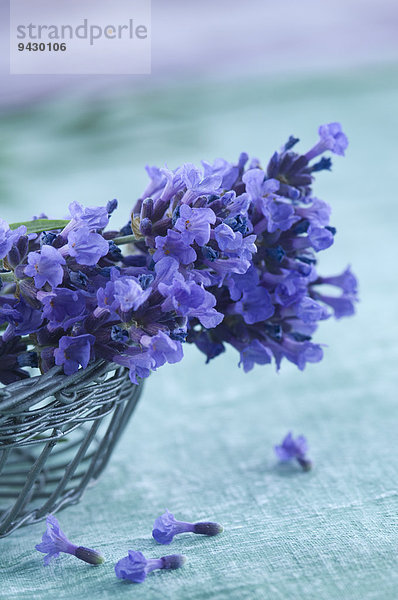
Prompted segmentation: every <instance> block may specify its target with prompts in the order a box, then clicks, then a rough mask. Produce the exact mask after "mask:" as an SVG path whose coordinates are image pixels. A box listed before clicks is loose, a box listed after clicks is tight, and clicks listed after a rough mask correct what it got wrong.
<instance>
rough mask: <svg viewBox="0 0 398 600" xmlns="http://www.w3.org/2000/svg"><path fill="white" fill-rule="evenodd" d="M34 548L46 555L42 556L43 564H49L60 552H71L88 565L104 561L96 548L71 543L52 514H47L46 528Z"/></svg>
mask: <svg viewBox="0 0 398 600" xmlns="http://www.w3.org/2000/svg"><path fill="white" fill-rule="evenodd" d="M35 548H36V550H38V551H39V552H43V554H45V555H46V556H45V557H44V564H45V565H49V564H50V562H51V560H52V559H53V558H57V557H58V556H59V554H60V552H65V553H66V554H72V555H73V556H76V558H79V559H80V560H84V562H86V563H89V564H90V565H100V564H102V563H103V562H104V559H103V557H102V556H101V554H100V553H99V552H97V551H96V550H91V549H90V548H85V547H84V546H76V545H75V544H72V542H70V541H69V540H68V538H67V537H66V535H65V534H64V532H63V531H62V529H61V528H60V526H59V523H58V520H57V519H56V518H55V517H54V515H48V517H47V530H46V531H45V533H44V534H43V537H42V541H41V543H40V544H36V546H35Z"/></svg>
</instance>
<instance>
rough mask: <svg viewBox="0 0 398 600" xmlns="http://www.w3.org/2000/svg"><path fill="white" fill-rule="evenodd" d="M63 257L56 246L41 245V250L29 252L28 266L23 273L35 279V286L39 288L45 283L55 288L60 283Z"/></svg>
mask: <svg viewBox="0 0 398 600" xmlns="http://www.w3.org/2000/svg"><path fill="white" fill-rule="evenodd" d="M64 264H65V259H64V258H63V256H62V255H61V254H60V252H59V251H58V250H56V248H53V247H52V246H48V245H45V246H42V249H41V252H29V255H28V266H27V267H25V269H24V273H25V275H28V276H29V277H33V278H34V280H35V286H36V287H37V288H38V289H40V288H42V287H43V285H44V284H45V283H49V284H50V285H51V287H53V288H55V287H57V286H58V285H60V284H61V283H62V279H63V277H64V270H63V268H62V265H64Z"/></svg>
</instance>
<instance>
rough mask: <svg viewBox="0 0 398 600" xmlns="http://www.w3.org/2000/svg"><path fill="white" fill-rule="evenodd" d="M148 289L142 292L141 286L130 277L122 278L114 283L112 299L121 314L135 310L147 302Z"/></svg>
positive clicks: (149, 291)
mask: <svg viewBox="0 0 398 600" xmlns="http://www.w3.org/2000/svg"><path fill="white" fill-rule="evenodd" d="M150 293H151V290H150V289H147V290H146V291H144V290H143V289H142V287H141V285H140V284H139V283H138V281H136V280H135V279H133V278H132V277H123V278H120V279H117V280H116V281H115V282H114V298H115V301H116V303H117V305H118V307H119V308H120V310H122V311H123V312H128V311H129V310H131V309H133V310H137V308H138V307H139V306H141V304H143V303H144V302H145V300H147V298H148V297H149V295H150Z"/></svg>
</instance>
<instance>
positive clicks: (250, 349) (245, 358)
mask: <svg viewBox="0 0 398 600" xmlns="http://www.w3.org/2000/svg"><path fill="white" fill-rule="evenodd" d="M271 359H272V353H271V351H270V350H269V349H268V348H267V347H266V346H264V344H262V343H261V342H259V340H256V339H255V340H253V341H252V342H251V343H250V344H249V345H248V346H245V347H244V348H243V349H242V350H241V352H240V361H239V366H241V365H242V366H243V370H244V372H245V373H248V372H249V371H251V370H252V369H253V367H254V365H255V364H257V365H266V364H267V363H270V362H271Z"/></svg>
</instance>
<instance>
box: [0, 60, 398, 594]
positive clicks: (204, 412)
mask: <svg viewBox="0 0 398 600" xmlns="http://www.w3.org/2000/svg"><path fill="white" fill-rule="evenodd" d="M397 105H398V83H397V71H396V70H395V69H393V68H389V69H386V70H384V71H374V72H371V71H367V72H364V73H347V74H345V75H344V76H343V75H341V76H337V75H336V76H335V77H334V78H333V77H329V78H328V79H316V78H314V79H313V80H311V81H301V82H296V83H294V82H293V83H289V84H288V83H285V82H282V81H276V82H270V81H266V82H258V81H257V82H243V83H242V82H241V83H239V85H238V84H236V85H226V84H219V85H215V84H213V85H212V87H211V88H209V87H205V86H204V85H203V86H202V87H200V86H199V85H198V86H197V87H196V88H195V89H193V88H191V89H180V90H178V91H177V92H171V91H170V92H167V93H164V94H162V95H159V94H157V95H156V94H154V95H153V96H147V97H144V96H143V97H139V98H135V99H134V98H133V99H128V98H121V99H116V100H114V101H110V100H108V102H107V103H104V105H98V106H97V107H95V106H94V108H90V109H89V107H87V108H86V109H85V108H84V106H83V107H82V105H81V104H79V102H78V101H77V100H76V101H74V102H72V101H71V102H70V105H68V106H67V105H66V104H65V103H62V104H61V103H55V104H54V105H52V106H49V107H48V108H39V109H37V110H31V111H28V112H27V113H26V114H25V115H16V116H15V118H14V119H9V121H8V125H5V124H3V131H5V134H6V135H5V138H6V140H5V141H6V143H5V146H4V147H3V150H2V152H3V159H2V165H3V167H4V166H7V169H8V170H7V172H8V174H9V175H8V179H7V178H5V179H3V187H4V191H5V192H7V197H8V198H11V200H12V201H13V202H14V206H12V207H11V206H10V205H9V204H8V205H7V206H5V207H4V210H3V214H4V215H5V216H6V217H10V216H11V214H12V213H14V214H17V215H18V216H20V215H21V213H22V212H23V211H25V214H26V208H25V205H24V203H25V198H26V194H28V195H29V196H30V201H31V205H32V212H36V213H37V212H40V211H41V210H42V209H43V208H44V209H46V208H47V209H50V206H51V207H52V206H53V203H51V204H50V202H51V201H55V199H57V201H58V202H59V203H61V202H64V201H65V199H66V198H67V197H69V198H77V199H80V200H85V201H86V202H87V203H88V204H90V203H91V204H95V203H99V202H100V201H102V200H105V201H106V200H107V199H109V197H111V196H113V195H117V196H118V197H119V198H120V200H121V204H122V206H123V207H124V209H125V210H126V212H127V210H128V206H129V205H130V204H131V202H132V199H133V198H134V196H136V195H137V193H138V192H139V190H140V189H141V187H142V184H143V181H144V177H143V176H142V175H141V174H140V175H138V173H139V171H140V170H141V169H142V166H143V164H142V163H143V159H144V158H148V161H149V162H152V161H153V162H155V161H157V162H162V161H164V160H167V161H168V162H169V163H170V166H174V165H175V164H177V163H178V161H180V160H196V159H197V158H199V157H201V156H204V157H207V158H210V159H211V158H213V157H214V156H215V155H222V154H225V155H226V156H227V157H228V158H231V159H232V158H233V157H234V156H236V155H237V153H238V152H239V151H240V150H241V149H246V150H248V151H250V152H251V153H253V154H258V155H261V156H268V155H269V154H270V153H271V152H272V150H273V147H274V146H275V145H277V146H279V145H280V143H281V142H282V141H283V139H284V138H286V137H287V136H288V135H289V134H290V133H294V134H297V135H300V136H302V138H303V145H304V147H306V146H309V144H311V142H312V140H313V139H314V136H315V131H316V128H317V126H318V124H319V123H323V122H328V121H330V120H340V121H341V122H342V123H343V124H344V127H345V129H346V130H347V134H348V135H349V137H350V140H351V147H350V149H349V151H348V153H347V157H346V158H345V159H338V158H337V159H336V160H335V161H334V163H335V167H334V173H333V174H328V173H323V174H320V176H319V178H318V179H319V184H318V187H317V193H318V194H319V195H320V196H321V197H324V198H325V199H326V200H328V201H330V202H331V203H332V205H333V207H334V219H333V222H334V224H335V225H336V226H337V229H338V236H337V238H336V244H335V247H334V249H332V250H331V251H330V252H328V253H327V254H325V256H324V257H321V258H322V259H324V260H323V265H324V267H323V269H321V270H322V271H324V272H325V273H326V272H337V271H338V270H339V269H341V268H342V267H345V266H346V264H347V262H350V263H351V264H352V265H353V268H354V270H355V272H356V273H357V274H358V276H359V279H360V283H361V298H362V302H361V305H360V307H359V309H358V315H357V316H356V317H355V318H354V319H350V320H343V321H340V322H337V323H336V322H327V323H324V324H323V325H322V327H321V329H320V331H319V333H318V335H317V339H318V340H319V341H324V342H325V343H327V344H328V345H329V347H328V348H326V349H325V359H324V361H323V362H322V363H321V364H319V365H312V366H311V365H310V366H309V367H308V369H307V370H306V371H305V372H304V373H300V372H299V371H297V370H296V369H295V368H294V367H292V366H291V365H286V366H285V368H284V369H283V370H282V372H281V373H280V374H279V375H277V374H276V373H275V372H274V371H273V369H272V368H270V367H264V368H262V367H257V368H256V369H255V370H254V371H252V372H251V373H250V374H248V375H245V374H243V372H241V371H240V370H238V369H237V367H236V363H237V356H236V354H235V353H234V352H233V351H230V352H228V353H226V354H225V355H223V356H221V357H219V358H218V359H217V360H215V361H214V362H213V363H212V364H210V365H209V366H205V365H204V364H203V360H202V357H201V356H199V354H198V352H196V351H195V350H194V349H191V348H189V349H187V352H186V358H185V360H184V362H182V363H180V364H178V365H175V366H169V367H165V368H162V369H161V370H160V371H159V372H158V373H156V374H154V375H153V376H152V377H151V378H150V380H149V381H148V382H147V387H146V390H145V392H144V396H143V398H142V401H141V404H140V406H139V407H138V409H137V413H136V414H135V415H134V417H133V419H132V421H131V422H130V424H129V426H128V429H127V431H126V433H125V435H124V437H123V439H122V440H121V442H120V444H119V446H118V448H117V450H116V452H115V455H114V457H113V459H112V461H111V463H110V465H109V467H108V469H107V471H106V472H105V473H104V474H103V476H102V479H101V480H100V482H99V483H98V485H97V486H96V487H94V488H92V489H91V490H90V491H88V492H87V494H86V496H85V498H84V500H83V501H82V503H80V504H79V505H78V506H75V507H72V508H69V509H67V510H65V511H63V512H61V513H59V515H58V516H59V518H60V521H61V523H62V525H63V527H64V529H65V531H66V532H67V533H68V535H69V536H70V537H71V539H73V540H75V541H77V542H80V543H82V544H85V545H88V546H92V547H94V548H97V549H99V550H101V551H102V552H103V553H104V555H105V557H106V559H107V561H106V563H105V565H104V566H102V567H99V568H91V567H89V566H86V565H85V564H83V563H80V562H78V561H76V560H75V559H74V558H73V557H68V556H64V557H63V558H62V559H60V560H59V561H57V562H55V563H54V564H53V565H51V566H50V567H48V568H44V567H43V566H42V557H41V555H39V554H38V553H37V552H36V551H35V550H33V547H34V545H35V543H37V542H38V541H39V539H40V537H41V534H42V532H43V530H44V526H43V524H38V525H35V526H31V527H28V528H25V529H22V530H20V531H17V532H15V533H14V534H12V535H11V536H10V537H9V538H6V539H3V540H0V553H1V554H0V597H1V598H2V599H4V600H22V599H26V600H39V599H40V600H49V599H51V600H52V599H57V600H58V599H59V600H61V599H69V598H76V599H78V600H82V599H84V598H88V597H92V598H95V599H98V600H100V599H107V598H112V599H113V600H120V599H122V598H132V597H134V598H137V599H141V598H143V599H148V600H151V599H161V600H167V599H170V600H180V599H181V600H194V599H195V600H196V599H198V600H199V599H205V598H215V599H220V600H222V599H224V598H225V599H227V598H228V599H233V600H235V599H236V600H245V599H248V600H256V599H261V600H263V599H264V600H266V599H272V600H274V599H275V600H279V599H281V600H286V599H291V600H296V599H297V600H298V599H300V600H336V599H340V598H343V599H344V600H395V599H396V598H397V597H398V574H397V573H398V571H397V566H398V565H397V547H398V527H397V524H398V523H397V509H398V488H397V453H396V448H397V394H396V386H397V358H398V352H397V334H398V328H397V292H398V283H397V277H396V274H397V270H396V258H397V256H398V254H397V217H398V208H397V207H398V202H397V188H398V185H397V184H398V171H397V151H396V144H397V123H398V115H397V111H396V107H397ZM68 111H69V112H68ZM79 111H80V112H79ZM127 148H129V149H130V150H129V151H127V150H126V149H127ZM133 162H134V168H130V163H133ZM81 165H85V172H84V169H83V168H82V167H81ZM33 204H34V206H33ZM51 210H52V211H54V212H55V209H53V208H51ZM59 210H60V209H58V211H59ZM59 214H60V213H59V212H58V215H59ZM394 257H395V258H394ZM289 428H292V429H293V430H294V431H295V432H297V433H305V435H306V436H307V437H308V439H309V441H310V445H311V456H312V457H313V459H314V461H315V468H314V470H313V472H311V473H308V474H304V473H302V472H300V471H299V470H297V469H296V468H294V467H292V468H286V469H282V468H281V467H279V466H278V465H277V464H276V461H275V458H274V456H273V451H272V447H273V444H274V443H276V442H279V441H280V440H281V438H282V436H283V435H284V434H285V433H286V431H287V430H288V429H289ZM165 507H168V508H169V509H170V510H171V511H172V512H174V513H175V514H176V515H177V516H178V517H179V518H182V519H186V520H199V519H211V520H216V521H219V522H220V523H222V524H223V525H224V527H225V531H224V533H223V534H222V535H220V536H218V537H216V538H204V537H201V536H192V535H191V536H188V535H186V536H180V538H178V539H177V540H176V541H175V543H174V544H173V545H172V546H170V547H169V548H168V549H169V550H170V551H171V552H182V553H184V554H186V556H187V557H188V562H187V564H186V566H185V567H184V568H183V569H181V570H180V571H176V572H156V573H155V574H153V575H151V576H150V577H148V579H147V581H146V582H145V583H144V584H142V585H141V586H137V585H136V586H132V585H129V584H124V583H121V582H119V581H118V580H116V578H115V576H114V573H113V564H114V562H115V561H116V560H117V559H118V558H120V557H122V556H124V555H125V554H126V551H127V550H128V549H129V548H132V549H137V550H142V551H143V552H144V553H146V554H147V555H148V556H150V555H151V556H161V554H162V552H163V551H164V550H165V548H163V547H161V546H159V545H157V544H156V543H155V542H154V541H153V540H152V539H151V537H150V534H151V527H152V523H153V520H154V518H155V517H156V516H157V515H159V514H160V513H161V512H163V510H164V509H165Z"/></svg>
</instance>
